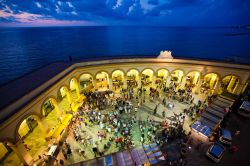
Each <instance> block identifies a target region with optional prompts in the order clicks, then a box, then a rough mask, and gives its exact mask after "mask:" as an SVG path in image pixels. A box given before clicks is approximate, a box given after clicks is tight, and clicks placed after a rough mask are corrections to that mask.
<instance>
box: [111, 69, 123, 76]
mask: <svg viewBox="0 0 250 166" xmlns="http://www.w3.org/2000/svg"><path fill="white" fill-rule="evenodd" d="M115 71H121V72H122V73H123V75H124V76H125V74H126V72H125V70H123V69H121V68H118V69H113V70H112V71H111V77H112V75H113V73H114V72H115Z"/></svg>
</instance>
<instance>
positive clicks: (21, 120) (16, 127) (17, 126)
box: [15, 112, 43, 142]
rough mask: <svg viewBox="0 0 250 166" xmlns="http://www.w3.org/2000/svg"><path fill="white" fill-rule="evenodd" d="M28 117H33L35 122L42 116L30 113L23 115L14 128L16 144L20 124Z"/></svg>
mask: <svg viewBox="0 0 250 166" xmlns="http://www.w3.org/2000/svg"><path fill="white" fill-rule="evenodd" d="M30 116H34V118H35V120H36V121H37V120H42V118H43V117H42V115H40V114H39V113H37V112H30V113H28V114H27V115H25V116H24V117H22V118H21V119H20V120H19V121H18V122H17V125H16V126H15V142H18V140H19V128H20V126H21V124H22V122H23V121H24V120H26V119H27V118H28V117H30Z"/></svg>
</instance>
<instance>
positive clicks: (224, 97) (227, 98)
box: [219, 95, 235, 102]
mask: <svg viewBox="0 0 250 166" xmlns="http://www.w3.org/2000/svg"><path fill="white" fill-rule="evenodd" d="M219 97H221V98H223V99H226V100H228V101H231V102H234V101H235V100H234V99H231V98H229V97H226V96H223V95H220V96H219Z"/></svg>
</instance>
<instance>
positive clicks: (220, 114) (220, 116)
mask: <svg viewBox="0 0 250 166" xmlns="http://www.w3.org/2000/svg"><path fill="white" fill-rule="evenodd" d="M206 112H208V113H209V114H213V115H215V116H216V117H218V118H221V119H223V117H224V113H222V112H220V111H217V110H214V109H213V108H211V107H208V108H207V111H206Z"/></svg>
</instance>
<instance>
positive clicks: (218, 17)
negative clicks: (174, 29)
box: [0, 0, 250, 25]
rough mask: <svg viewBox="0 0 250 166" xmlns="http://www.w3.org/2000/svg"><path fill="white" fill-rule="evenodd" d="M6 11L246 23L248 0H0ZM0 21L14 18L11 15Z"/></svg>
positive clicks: (112, 19) (111, 19) (103, 19)
mask: <svg viewBox="0 0 250 166" xmlns="http://www.w3.org/2000/svg"><path fill="white" fill-rule="evenodd" d="M0 10H1V11H3V12H5V13H13V14H20V13H23V12H25V13H31V14H37V15H41V16H43V17H44V18H46V17H48V18H53V19H58V20H87V21H93V22H96V23H101V24H107V25H109V24H115V23H120V22H123V23H127V24H128V25H129V24H140V23H141V24H155V23H157V24H158V25H170V24H171V25H179V24H182V23H183V24H185V25H193V24H197V25H203V24H204V25H205V24H206V22H207V24H209V25H210V24H212V23H214V24H219V23H220V24H237V23H245V24H247V23H248V24H249V22H250V21H249V20H250V14H249V13H250V1H249V0H230V2H229V1H228V0H219V1H216V0H168V1H164V0H144V1H142V0H22V1H21V0H2V1H1V2H0ZM0 18H1V20H0V22H6V21H10V22H11V21H13V22H14V21H15V17H14V16H9V17H7V16H6V17H5V18H4V17H1V16H0Z"/></svg>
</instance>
